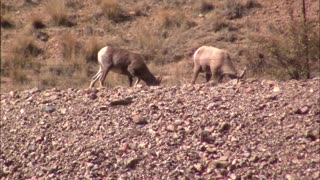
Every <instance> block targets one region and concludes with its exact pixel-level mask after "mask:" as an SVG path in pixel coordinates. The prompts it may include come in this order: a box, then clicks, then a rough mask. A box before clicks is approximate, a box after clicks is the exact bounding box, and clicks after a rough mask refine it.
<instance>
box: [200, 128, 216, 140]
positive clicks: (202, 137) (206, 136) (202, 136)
mask: <svg viewBox="0 0 320 180" xmlns="http://www.w3.org/2000/svg"><path fill="white" fill-rule="evenodd" d="M200 140H201V141H202V142H207V143H212V142H213V138H212V137H211V135H210V133H209V132H208V131H201V132H200Z"/></svg>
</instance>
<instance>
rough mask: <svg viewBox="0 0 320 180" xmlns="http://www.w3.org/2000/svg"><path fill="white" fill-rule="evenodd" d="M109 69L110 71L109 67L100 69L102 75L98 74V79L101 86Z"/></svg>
mask: <svg viewBox="0 0 320 180" xmlns="http://www.w3.org/2000/svg"><path fill="white" fill-rule="evenodd" d="M109 71H110V67H107V68H105V69H104V70H103V71H102V75H101V76H100V79H99V80H100V87H101V88H102V87H103V82H104V80H105V79H106V77H107V75H108V72H109Z"/></svg>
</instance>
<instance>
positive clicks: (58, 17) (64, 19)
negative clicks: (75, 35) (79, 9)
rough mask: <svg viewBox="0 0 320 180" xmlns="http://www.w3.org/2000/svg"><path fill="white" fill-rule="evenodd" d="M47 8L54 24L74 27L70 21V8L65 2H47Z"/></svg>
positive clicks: (49, 0)
mask: <svg viewBox="0 0 320 180" xmlns="http://www.w3.org/2000/svg"><path fill="white" fill-rule="evenodd" d="M45 7H46V9H47V11H48V13H49V15H50V16H51V18H52V20H53V23H54V24H55V25H57V26H68V27H70V26H73V25H74V23H72V22H71V21H69V19H68V8H67V6H66V4H65V0H47V1H46V2H45Z"/></svg>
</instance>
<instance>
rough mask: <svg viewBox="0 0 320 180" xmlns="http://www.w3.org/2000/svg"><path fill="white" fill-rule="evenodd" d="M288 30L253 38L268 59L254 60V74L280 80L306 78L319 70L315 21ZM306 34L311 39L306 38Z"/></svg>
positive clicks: (299, 23)
mask: <svg viewBox="0 0 320 180" xmlns="http://www.w3.org/2000/svg"><path fill="white" fill-rule="evenodd" d="M288 30H289V31H288V32H287V33H286V34H277V33H273V34H272V35H264V36H258V37H255V38H254V39H252V40H253V41H254V42H256V43H259V44H260V46H261V48H260V52H262V54H265V56H266V57H264V56H261V55H259V56H260V57H259V58H255V59H253V60H251V62H250V65H251V69H253V70H254V71H255V73H258V72H260V73H261V72H262V73H263V74H266V75H271V76H272V77H274V78H278V79H305V78H307V77H308V74H310V73H312V71H317V68H319V67H318V65H317V64H316V62H317V61H319V56H320V49H319V43H320V40H319V39H320V36H319V27H318V26H317V25H316V24H313V23H312V22H309V23H307V24H306V26H304V25H303V22H299V21H294V22H291V24H289V27H288ZM305 33H306V34H307V36H308V39H305V37H306V36H305ZM306 52H308V53H307V54H306ZM306 56H307V57H308V59H309V62H308V61H307V60H306ZM313 67H315V69H313Z"/></svg>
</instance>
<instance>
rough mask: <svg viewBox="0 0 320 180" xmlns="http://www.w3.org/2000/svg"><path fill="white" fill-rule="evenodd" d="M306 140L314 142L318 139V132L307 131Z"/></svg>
mask: <svg viewBox="0 0 320 180" xmlns="http://www.w3.org/2000/svg"><path fill="white" fill-rule="evenodd" d="M305 134H306V138H308V139H310V140H311V141H315V140H317V139H319V137H320V130H319V129H318V130H308V131H307V132H306V133H305Z"/></svg>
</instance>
